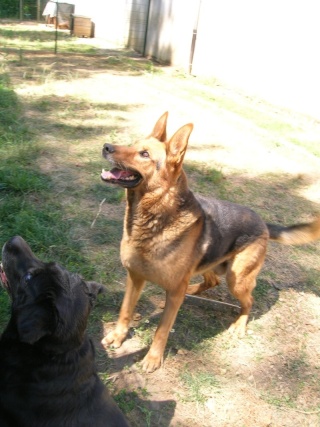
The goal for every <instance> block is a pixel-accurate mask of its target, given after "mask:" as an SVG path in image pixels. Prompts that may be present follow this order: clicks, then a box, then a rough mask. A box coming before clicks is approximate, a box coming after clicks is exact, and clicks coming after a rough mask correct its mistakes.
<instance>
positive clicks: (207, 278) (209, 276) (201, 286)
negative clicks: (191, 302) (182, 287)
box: [187, 270, 220, 295]
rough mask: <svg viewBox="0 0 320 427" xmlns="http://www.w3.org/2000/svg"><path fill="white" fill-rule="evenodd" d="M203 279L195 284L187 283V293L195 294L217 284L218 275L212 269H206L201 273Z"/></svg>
mask: <svg viewBox="0 0 320 427" xmlns="http://www.w3.org/2000/svg"><path fill="white" fill-rule="evenodd" d="M203 278H204V281H203V282H201V283H197V284H195V285H189V286H188V288H187V294H188V295H197V294H200V293H201V292H204V291H206V290H207V289H210V288H213V287H214V286H217V285H219V282H220V281H219V277H218V276H217V275H216V274H215V273H214V272H213V271H212V270H210V271H207V272H206V273H204V274H203Z"/></svg>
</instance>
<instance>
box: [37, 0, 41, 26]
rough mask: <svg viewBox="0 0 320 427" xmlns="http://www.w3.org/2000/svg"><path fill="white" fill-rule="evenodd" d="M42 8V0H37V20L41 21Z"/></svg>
mask: <svg viewBox="0 0 320 427" xmlns="http://www.w3.org/2000/svg"><path fill="white" fill-rule="evenodd" d="M40 8H41V3H40V0H37V21H38V22H39V21H40Z"/></svg>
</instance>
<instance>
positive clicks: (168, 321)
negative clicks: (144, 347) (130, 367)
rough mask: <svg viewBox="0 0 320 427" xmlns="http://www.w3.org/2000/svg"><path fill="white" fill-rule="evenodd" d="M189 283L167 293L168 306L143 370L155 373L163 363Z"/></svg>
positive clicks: (143, 363)
mask: <svg viewBox="0 0 320 427" xmlns="http://www.w3.org/2000/svg"><path fill="white" fill-rule="evenodd" d="M187 286H188V281H186V282H185V283H182V284H181V285H180V286H179V287H178V289H175V290H174V291H167V292H166V305H165V308H164V311H163V313H162V317H161V320H160V323H159V325H158V328H157V330H156V333H155V336H154V339H153V342H152V345H151V347H150V350H149V351H148V353H147V354H146V356H145V358H144V359H143V361H142V367H143V370H144V371H146V372H153V371H155V370H156V369H158V368H159V367H160V366H161V364H162V362H163V353H164V350H165V347H166V344H167V340H168V336H169V333H170V331H171V328H172V326H173V324H174V321H175V320H176V317H177V314H178V311H179V308H180V306H181V304H182V302H183V300H184V297H185V293H186V288H187Z"/></svg>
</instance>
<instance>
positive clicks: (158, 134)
mask: <svg viewBox="0 0 320 427" xmlns="http://www.w3.org/2000/svg"><path fill="white" fill-rule="evenodd" d="M167 120H168V111H166V112H165V113H164V114H162V116H161V117H160V119H159V120H158V121H157V123H156V124H155V126H154V128H153V131H152V132H151V134H150V135H149V136H152V137H153V138H156V139H158V140H159V141H160V142H165V141H166V139H167Z"/></svg>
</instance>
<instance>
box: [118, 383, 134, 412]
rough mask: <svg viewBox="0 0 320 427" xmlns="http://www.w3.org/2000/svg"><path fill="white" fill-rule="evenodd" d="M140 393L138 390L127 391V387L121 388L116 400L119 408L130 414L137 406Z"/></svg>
mask: <svg viewBox="0 0 320 427" xmlns="http://www.w3.org/2000/svg"><path fill="white" fill-rule="evenodd" d="M137 397H138V393H137V392H136V391H127V390H125V389H122V390H120V391H119V392H118V393H117V394H116V395H115V396H113V398H114V400H115V401H116V402H117V404H118V406H119V408H120V409H121V410H122V411H123V412H124V413H125V414H128V413H129V412H131V411H132V410H133V409H134V408H135V407H136V402H135V400H136V398H137Z"/></svg>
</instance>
